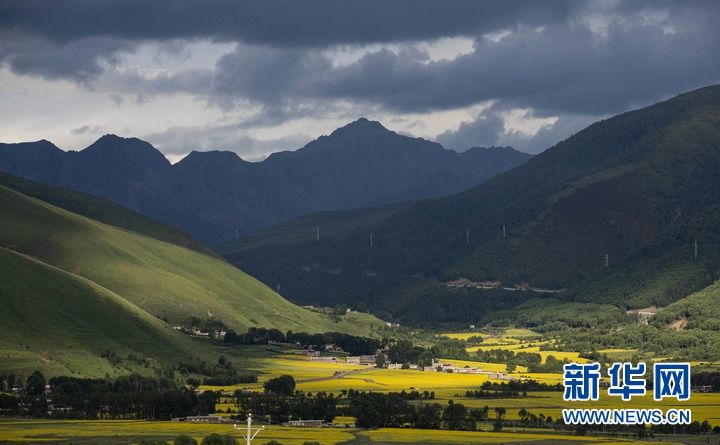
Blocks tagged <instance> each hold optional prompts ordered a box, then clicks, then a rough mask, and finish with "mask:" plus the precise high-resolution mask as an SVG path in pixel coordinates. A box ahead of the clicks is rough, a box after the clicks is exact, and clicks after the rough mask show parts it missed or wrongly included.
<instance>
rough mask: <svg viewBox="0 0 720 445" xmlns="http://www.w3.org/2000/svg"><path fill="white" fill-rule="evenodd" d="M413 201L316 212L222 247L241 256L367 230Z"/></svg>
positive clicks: (227, 253)
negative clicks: (279, 246)
mask: <svg viewBox="0 0 720 445" xmlns="http://www.w3.org/2000/svg"><path fill="white" fill-rule="evenodd" d="M413 204H414V201H411V202H401V203H397V204H389V205H384V206H377V207H366V208H361V209H352V210H335V211H329V212H320V213H314V214H311V215H307V216H303V217H300V218H297V219H294V220H291V221H288V222H285V223H282V224H278V225H277V226H273V227H270V228H269V229H264V230H260V231H258V232H256V233H254V234H252V235H251V236H249V237H247V238H243V239H241V240H237V241H233V242H230V243H227V244H225V245H223V246H221V247H220V248H219V249H218V251H219V252H220V254H222V255H223V256H225V257H227V258H241V257H242V253H243V252H244V251H246V250H254V249H261V248H265V247H268V246H278V245H288V244H298V245H300V244H303V243H306V242H309V241H314V240H316V239H317V237H318V236H319V237H320V238H322V239H323V240H324V239H325V238H338V237H342V236H346V235H348V234H350V233H352V232H354V231H357V230H363V229H365V230H367V229H369V228H371V227H373V226H375V225H377V224H378V223H380V222H382V221H384V220H386V219H387V218H389V217H390V216H392V215H394V214H396V213H398V212H400V211H403V210H405V209H407V208H409V207H410V206H412V205H413ZM368 233H369V232H368Z"/></svg>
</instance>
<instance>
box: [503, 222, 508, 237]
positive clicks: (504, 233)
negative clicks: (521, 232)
mask: <svg viewBox="0 0 720 445" xmlns="http://www.w3.org/2000/svg"><path fill="white" fill-rule="evenodd" d="M506 236H507V232H505V224H503V238H505V237H506Z"/></svg>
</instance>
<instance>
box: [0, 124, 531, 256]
mask: <svg viewBox="0 0 720 445" xmlns="http://www.w3.org/2000/svg"><path fill="white" fill-rule="evenodd" d="M530 158H531V156H530V155H528V154H526V153H522V152H519V151H517V150H514V149H512V148H510V147H490V148H481V147H476V148H472V149H470V150H467V151H465V152H463V153H458V152H455V151H453V150H446V149H444V148H443V147H442V146H441V145H439V144H437V143H435V142H430V141H427V140H424V139H420V138H411V137H407V136H403V135H400V134H398V133H395V132H393V131H390V130H388V129H386V128H385V127H383V126H382V125H381V124H380V123H378V122H373V121H369V120H367V119H364V118H363V119H359V120H357V121H355V122H352V123H350V124H348V125H346V126H344V127H342V128H339V129H337V130H335V131H334V132H332V133H331V134H330V135H327V136H321V137H320V138H318V139H316V140H314V141H311V142H310V143H308V144H307V145H305V146H304V147H302V148H300V149H298V150H296V151H284V152H279V153H274V154H272V155H271V156H269V157H268V158H267V159H266V160H264V161H262V162H247V161H244V160H242V159H240V157H239V156H237V154H235V153H233V152H228V151H207V152H198V151H194V152H192V153H190V154H189V155H188V156H186V157H185V158H184V159H182V160H181V161H180V162H178V163H177V164H175V165H171V164H170V163H169V162H168V160H167V159H166V158H165V157H164V156H163V155H162V154H161V153H160V152H159V151H158V150H156V149H155V148H154V147H153V146H152V145H150V144H149V143H147V142H145V141H142V140H140V139H137V138H121V137H118V136H114V135H105V136H103V137H101V138H100V139H98V140H97V141H96V142H94V143H93V144H92V145H90V146H89V147H87V148H85V149H83V150H80V151H69V152H64V151H62V150H60V149H59V148H57V147H56V146H54V145H53V144H52V143H50V142H48V141H45V140H43V141H38V142H26V143H19V144H0V171H5V172H7V173H10V174H13V175H16V176H20V177H23V178H27V179H33V180H37V181H41V182H43V183H48V184H53V185H59V186H64V187H69V188H72V189H74V190H77V191H82V192H85V193H90V194H92V195H95V196H101V197H104V198H107V199H109V200H111V201H113V202H115V203H118V204H120V205H122V206H124V207H127V208H129V209H132V210H135V211H137V212H139V213H142V214H144V215H146V216H149V217H151V218H155V219H158V220H160V221H164V222H168V223H170V224H172V225H174V226H177V227H179V228H181V229H183V230H184V231H185V232H187V233H189V234H191V235H192V236H193V237H194V238H197V239H200V240H201V241H203V242H206V243H209V244H211V245H217V244H220V243H222V242H225V241H229V240H231V239H233V238H237V237H239V236H243V235H247V234H250V233H253V232H254V231H256V230H259V229H262V228H266V227H269V226H271V225H273V224H277V223H280V222H283V221H287V220H290V219H293V218H296V217H299V216H302V215H307V214H310V213H314V212H319V211H330V210H338V209H350V208H356V207H365V206H373V205H383V204H390V203H394V202H400V201H405V200H414V199H420V198H429V197H437V196H444V195H448V194H451V193H456V192H459V191H462V190H466V189H468V188H470V187H472V186H474V185H477V184H479V183H481V182H483V181H485V180H487V179H489V178H491V177H493V176H494V175H496V174H497V173H499V172H503V171H506V170H508V169H511V168H514V167H516V166H518V165H520V164H522V163H524V162H525V161H527V160H528V159H530Z"/></svg>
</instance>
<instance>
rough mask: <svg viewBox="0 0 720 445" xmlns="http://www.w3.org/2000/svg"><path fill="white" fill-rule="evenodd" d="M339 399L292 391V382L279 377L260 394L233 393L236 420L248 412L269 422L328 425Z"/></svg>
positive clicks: (249, 392)
mask: <svg viewBox="0 0 720 445" xmlns="http://www.w3.org/2000/svg"><path fill="white" fill-rule="evenodd" d="M339 399H340V397H336V396H335V395H333V394H327V393H325V392H318V393H316V394H315V395H313V394H311V393H307V394H306V393H303V392H300V391H295V379H293V378H292V377H291V376H288V375H283V376H280V377H277V378H274V379H270V380H268V381H267V382H265V384H264V392H262V393H260V392H254V391H236V392H235V401H236V403H237V405H238V408H239V418H243V419H244V418H245V416H246V415H247V413H252V414H253V415H255V416H256V417H257V418H262V419H267V420H268V421H269V422H271V423H282V422H287V421H288V420H289V419H323V420H325V421H327V422H331V421H332V419H333V418H334V417H335V415H336V413H337V404H338V400H339Z"/></svg>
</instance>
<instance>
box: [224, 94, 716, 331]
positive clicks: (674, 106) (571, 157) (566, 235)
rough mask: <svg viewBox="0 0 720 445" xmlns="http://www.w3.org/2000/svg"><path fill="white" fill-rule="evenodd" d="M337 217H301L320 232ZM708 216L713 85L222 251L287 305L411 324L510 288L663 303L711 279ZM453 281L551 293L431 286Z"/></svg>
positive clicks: (711, 221) (712, 190)
mask: <svg viewBox="0 0 720 445" xmlns="http://www.w3.org/2000/svg"><path fill="white" fill-rule="evenodd" d="M341 213H342V212H341ZM354 218H357V216H355V217H354ZM337 221H343V217H342V215H338V214H334V215H332V221H330V222H328V223H327V224H325V225H324V224H323V223H322V221H319V220H315V221H313V223H314V224H316V225H317V226H319V227H321V230H326V231H327V232H332V230H333V224H335V225H337V224H338V223H337ZM719 221H720V86H717V85H716V86H711V87H706V88H702V89H699V90H695V91H692V92H689V93H685V94H681V95H679V96H677V97H675V98H672V99H670V100H668V101H665V102H661V103H658V104H655V105H652V106H650V107H647V108H643V109H640V110H636V111H631V112H627V113H623V114H620V115H618V116H616V117H613V118H610V119H607V120H604V121H600V122H597V123H595V124H593V125H591V126H590V127H588V128H586V129H585V130H583V131H581V132H579V133H577V134H575V135H574V136H572V137H570V138H568V139H567V140H564V141H562V142H560V143H558V144H557V145H555V146H554V147H552V148H550V149H548V150H546V151H545V152H543V153H542V154H540V155H538V156H536V157H535V158H533V159H531V160H530V161H529V162H527V163H526V164H524V165H523V166H520V167H518V168H516V169H514V170H511V171H509V172H506V173H504V174H501V175H498V176H496V177H495V178H493V179H491V180H489V181H487V182H486V183H484V184H481V185H479V186H477V187H475V188H473V189H471V190H468V191H466V192H463V193H460V194H456V195H453V196H449V197H446V198H441V199H436V200H429V201H425V202H420V203H417V204H415V205H413V206H410V207H409V208H405V209H399V210H398V211H396V212H390V213H389V214H387V213H386V214H382V215H380V216H378V218H376V220H375V221H374V222H373V223H370V224H365V225H363V226H362V227H360V228H356V229H350V230H344V231H340V232H339V233H338V234H337V235H336V236H328V237H326V238H325V239H324V240H321V241H320V242H316V241H313V240H312V239H307V238H306V239H305V240H304V241H302V242H299V241H298V240H297V239H291V240H288V239H286V240H285V241H283V242H280V241H278V240H283V236H282V235H283V231H287V230H288V229H287V228H288V227H293V224H292V223H288V224H285V225H283V226H278V227H277V228H275V229H273V230H270V231H265V232H264V233H262V234H258V235H257V236H254V237H250V238H248V239H246V240H241V241H240V242H238V243H233V244H231V245H229V246H227V247H226V248H225V249H223V250H222V252H223V253H224V254H225V255H226V256H228V257H229V258H230V259H231V260H232V261H234V262H235V263H236V264H238V265H240V266H241V267H243V268H244V269H245V270H247V271H248V272H250V273H251V274H253V275H254V276H256V277H258V278H260V279H261V280H264V281H266V282H272V283H275V282H277V283H282V285H283V288H284V289H285V295H286V296H288V297H290V298H292V299H294V300H295V301H301V302H304V303H313V302H315V303H323V304H330V303H333V302H337V301H338V300H339V299H342V300H343V301H345V302H352V301H356V300H363V301H365V302H366V303H368V304H369V305H370V306H371V307H374V308H375V309H377V310H387V311H389V312H391V313H393V314H394V315H398V316H401V317H405V318H408V319H414V320H416V321H418V320H421V321H435V322H437V321H451V320H459V319H462V320H467V321H477V320H478V317H479V316H480V314H481V313H483V312H481V311H485V312H484V313H487V309H488V308H489V307H493V305H494V308H496V309H498V308H500V309H502V308H504V307H507V306H508V301H507V300H508V298H514V299H515V301H514V302H511V303H510V304H515V303H517V298H518V297H517V295H519V294H523V295H524V296H523V297H522V298H525V299H527V298H540V297H542V298H549V297H552V298H560V299H563V300H564V301H569V300H576V301H583V302H593V303H597V302H604V303H611V304H614V305H617V306H620V307H621V308H627V307H631V308H632V307H644V306H650V305H658V306H665V305H667V304H669V303H671V302H673V301H676V300H678V299H681V298H683V297H685V296H687V295H688V294H690V293H692V292H693V291H696V290H699V289H702V288H704V287H705V286H708V285H710V284H711V283H713V282H714V281H716V280H717V279H718V277H719V276H720V275H719V272H718V271H719V270H720V255H718V253H717V252H719V251H720V232H718V227H720V223H719ZM503 227H505V229H506V230H505V236H504V235H503ZM273 231H274V232H273ZM371 233H372V234H373V244H372V245H370V243H369V242H368V236H369V235H370V234H371ZM267 240H271V241H272V242H269V241H267ZM695 242H697V243H698V244H697V245H698V246H699V247H698V253H697V255H695V252H694V246H695ZM606 258H607V263H606ZM606 266H607V267H606ZM461 278H465V279H468V280H471V281H475V282H482V281H491V282H499V283H501V285H502V286H505V287H513V286H516V285H523V284H527V285H529V286H531V287H536V288H545V289H551V290H564V292H561V293H557V294H542V293H537V292H535V293H534V292H529V291H528V292H519V291H515V292H505V294H504V295H500V294H501V293H502V290H501V289H497V290H489V291H483V290H477V289H475V288H473V287H468V288H462V289H457V290H454V291H451V290H450V289H449V288H448V287H447V286H445V285H444V283H448V282H450V281H452V280H457V279H461ZM509 295H512V296H509ZM483 296H485V298H483ZM487 300H492V301H487ZM479 301H485V302H486V303H487V304H485V305H483V304H481V303H479Z"/></svg>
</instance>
